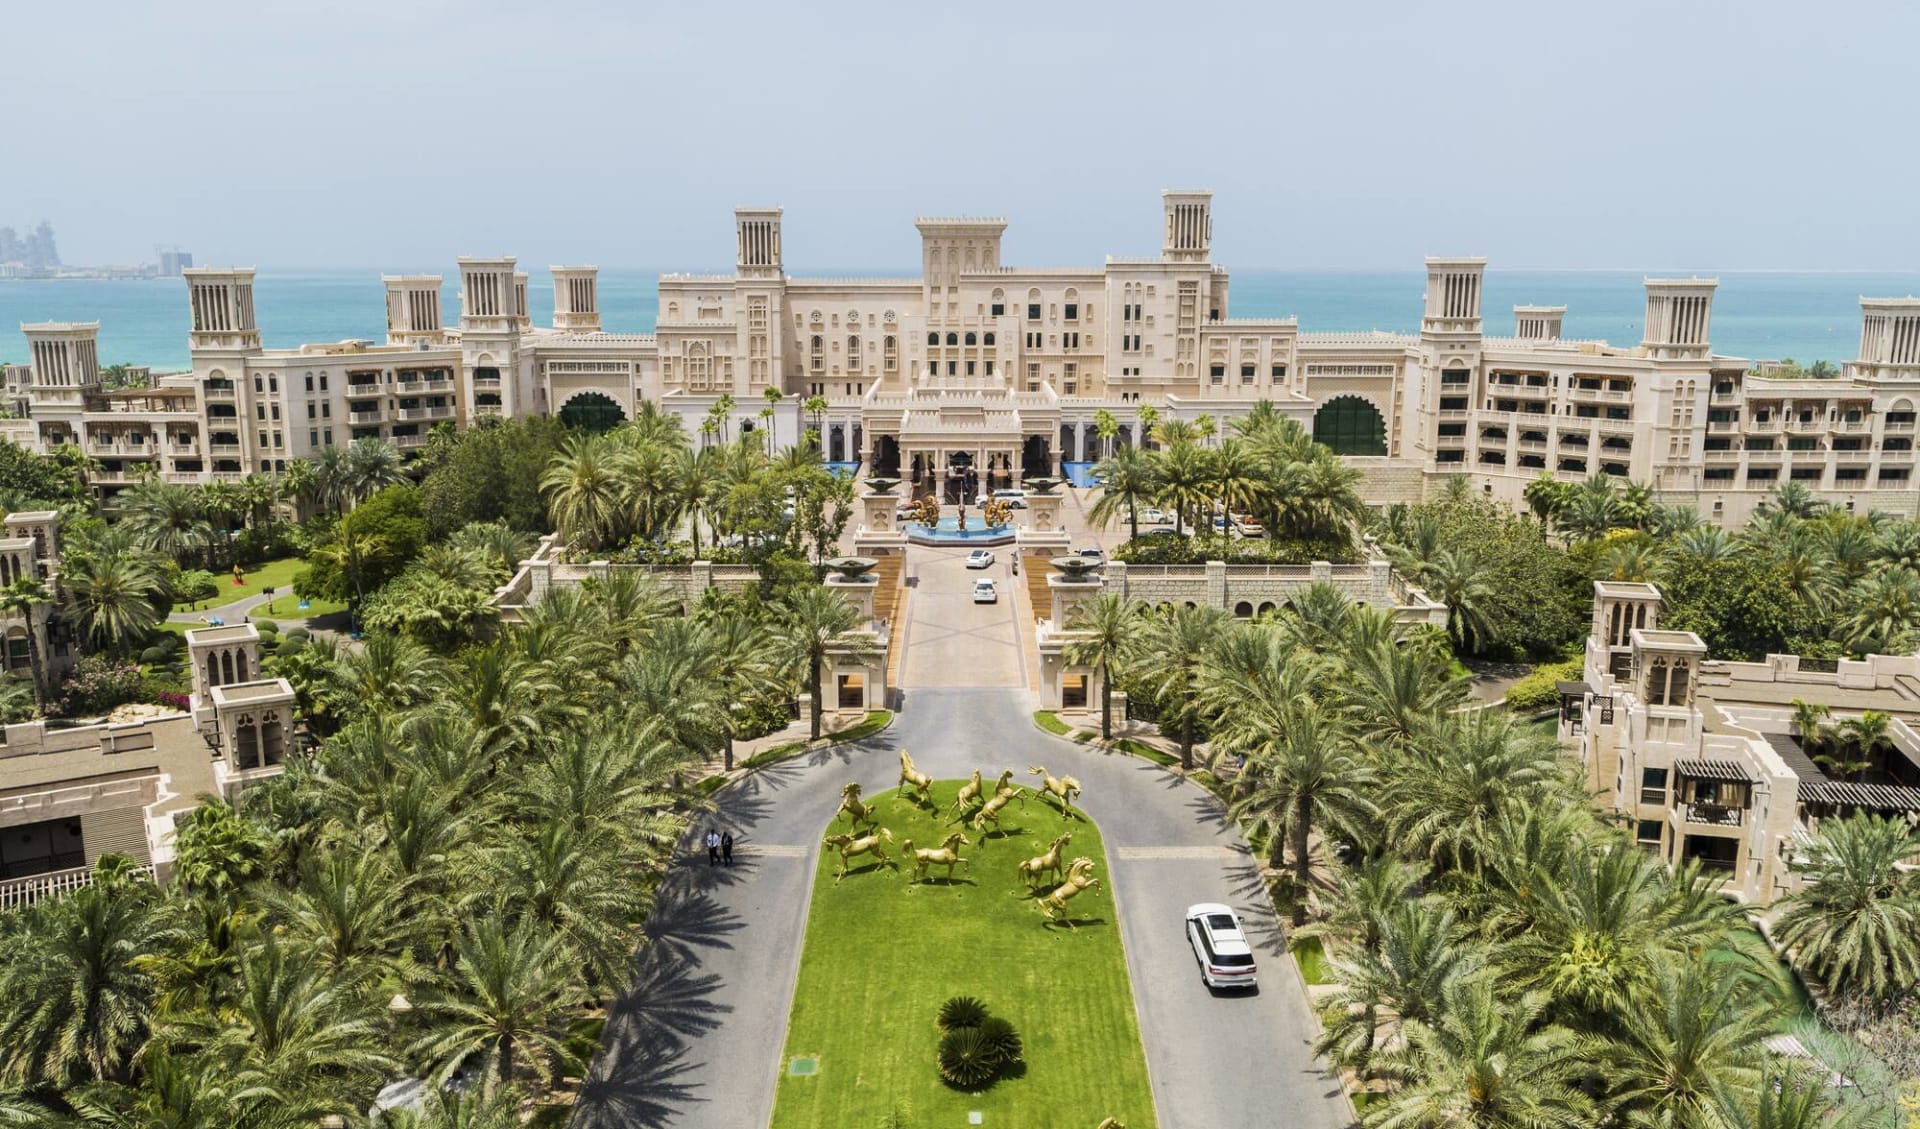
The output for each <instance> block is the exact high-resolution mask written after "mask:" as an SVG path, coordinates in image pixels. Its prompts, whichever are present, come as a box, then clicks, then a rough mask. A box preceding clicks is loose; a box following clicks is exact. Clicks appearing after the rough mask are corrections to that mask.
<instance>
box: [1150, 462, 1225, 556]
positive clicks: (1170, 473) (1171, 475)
mask: <svg viewBox="0 0 1920 1129" xmlns="http://www.w3.org/2000/svg"><path fill="white" fill-rule="evenodd" d="M1153 461H1154V464H1155V468H1156V469H1157V471H1158V472H1159V473H1158V478H1159V480H1160V501H1161V502H1162V503H1163V504H1165V505H1166V506H1167V507H1168V508H1170V509H1172V510H1173V531H1174V533H1175V534H1176V535H1179V534H1184V533H1185V532H1186V519H1187V518H1188V517H1189V516H1192V517H1194V518H1195V519H1196V520H1198V517H1199V515H1200V514H1201V513H1202V512H1204V511H1205V510H1206V508H1207V506H1208V505H1209V504H1210V503H1211V502H1212V495H1211V493H1210V492H1209V479H1210V477H1211V470H1210V468H1209V466H1208V462H1209V459H1208V457H1207V452H1205V451H1203V450H1201V449H1200V448H1199V447H1196V446H1194V445H1193V444H1192V443H1180V444H1177V445H1176V444H1169V445H1168V446H1167V449H1166V450H1165V451H1163V452H1161V453H1159V454H1158V455H1157V456H1156V457H1155V458H1154V460H1153Z"/></svg>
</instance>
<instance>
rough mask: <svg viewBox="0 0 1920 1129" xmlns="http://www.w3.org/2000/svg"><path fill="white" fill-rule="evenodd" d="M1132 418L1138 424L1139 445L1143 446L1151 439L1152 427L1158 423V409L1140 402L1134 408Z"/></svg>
mask: <svg viewBox="0 0 1920 1129" xmlns="http://www.w3.org/2000/svg"><path fill="white" fill-rule="evenodd" d="M1133 418H1134V419H1135V420H1136V421H1138V422H1139V424H1140V445H1141V446H1142V447H1145V446H1146V445H1147V444H1148V443H1150V442H1152V441H1153V435H1154V428H1155V427H1156V426H1157V425H1158V424H1159V423H1160V409H1158V408H1156V407H1154V406H1153V405H1152V404H1142V405H1140V406H1139V407H1138V408H1137V409H1135V410H1134V413H1133Z"/></svg>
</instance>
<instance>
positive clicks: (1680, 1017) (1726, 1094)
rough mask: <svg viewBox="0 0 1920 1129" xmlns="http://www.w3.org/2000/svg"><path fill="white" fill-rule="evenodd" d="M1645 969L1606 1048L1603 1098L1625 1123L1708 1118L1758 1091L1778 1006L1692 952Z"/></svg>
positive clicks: (1694, 1121)
mask: <svg viewBox="0 0 1920 1129" xmlns="http://www.w3.org/2000/svg"><path fill="white" fill-rule="evenodd" d="M1623 849H1627V850H1631V849H1633V848H1623ZM1652 972H1653V979H1654V982H1655V987H1654V991H1653V993H1652V995H1651V996H1650V997H1649V998H1648V999H1647V1000H1645V1001H1644V1002H1643V1003H1641V1004H1640V1005H1639V1006H1636V1007H1633V1008H1630V1009H1628V1010H1627V1012H1626V1013H1625V1015H1624V1016H1623V1017H1622V1018H1623V1019H1624V1021H1625V1031H1624V1032H1623V1036H1622V1037H1621V1038H1620V1039H1618V1040H1613V1041H1611V1043H1610V1045H1609V1047H1608V1050H1609V1052H1610V1053H1609V1054H1608V1056H1607V1057H1608V1060H1609V1061H1608V1063H1607V1067H1606V1077H1607V1079H1608V1081H1609V1083H1610V1084H1611V1087H1612V1092H1611V1094H1610V1095H1609V1098H1610V1102H1609V1104H1610V1105H1611V1106H1612V1107H1613V1109H1614V1111H1615V1115H1616V1116H1618V1117H1621V1119H1622V1120H1623V1121H1624V1122H1625V1123H1627V1124H1659V1125H1675V1126H1689V1125H1709V1124H1714V1123H1715V1122H1714V1120H1713V1115H1714V1114H1715V1113H1717V1112H1718V1110H1720V1109H1721V1108H1724V1107H1725V1106H1726V1105H1728V1104H1731V1103H1730V1102H1729V1098H1737V1099H1747V1100H1751V1099H1752V1098H1755V1097H1757V1096H1758V1089H1759V1084H1760V1078H1761V1075H1760V1068H1761V1064H1762V1062H1763V1060H1764V1058H1765V1050H1766V1048H1765V1045H1764V1040H1765V1039H1766V1038H1767V1036H1769V1035H1772V1034H1773V1033H1774V1032H1776V1031H1777V1030H1778V1029H1779V1022H1780V1018H1781V1017H1780V1011H1779V1009H1778V1008H1777V1007H1776V1006H1772V1005H1770V1004H1768V1003H1766V1002H1764V1001H1762V1000H1760V999H1757V998H1756V997H1755V996H1754V994H1753V993H1751V992H1747V991H1744V990H1743V985H1742V984H1741V981H1740V979H1739V978H1738V977H1734V976H1728V975H1727V974H1726V971H1725V970H1724V969H1722V968H1716V967H1715V966H1714V965H1713V963H1711V962H1709V961H1703V960H1700V959H1699V958H1698V956H1696V955H1694V954H1687V955H1685V956H1680V957H1667V958H1663V959H1661V960H1659V961H1657V962H1656V963H1655V965H1654V967H1653V970H1652ZM1642 1118H1644V1119H1645V1120H1641V1119H1642Z"/></svg>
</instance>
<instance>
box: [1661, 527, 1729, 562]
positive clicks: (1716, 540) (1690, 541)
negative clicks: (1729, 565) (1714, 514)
mask: <svg viewBox="0 0 1920 1129" xmlns="http://www.w3.org/2000/svg"><path fill="white" fill-rule="evenodd" d="M1673 548H1674V552H1676V553H1683V554H1685V555H1687V556H1690V557H1697V558H1699V559H1700V560H1702V561H1718V560H1725V559H1726V558H1728V557H1731V556H1733V555H1734V554H1736V553H1738V552H1739V551H1740V548H1741V546H1740V542H1739V541H1738V540H1736V539H1735V538H1734V536H1733V535H1732V534H1730V533H1728V532H1727V531H1726V530H1725V529H1724V528H1722V527H1720V526H1718V525H1698V526H1695V527H1694V528H1692V529H1689V530H1687V531H1685V532H1683V533H1681V534H1680V535H1679V536H1678V537H1676V538H1674V541H1673Z"/></svg>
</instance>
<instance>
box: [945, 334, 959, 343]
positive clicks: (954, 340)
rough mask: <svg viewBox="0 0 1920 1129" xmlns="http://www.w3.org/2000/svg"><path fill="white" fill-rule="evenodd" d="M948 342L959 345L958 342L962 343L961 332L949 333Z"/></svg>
mask: <svg viewBox="0 0 1920 1129" xmlns="http://www.w3.org/2000/svg"><path fill="white" fill-rule="evenodd" d="M947 344H949V345H958V344H960V335H959V334H957V333H949V334H947Z"/></svg>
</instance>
